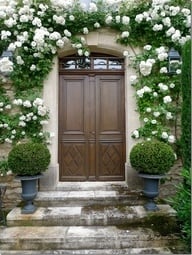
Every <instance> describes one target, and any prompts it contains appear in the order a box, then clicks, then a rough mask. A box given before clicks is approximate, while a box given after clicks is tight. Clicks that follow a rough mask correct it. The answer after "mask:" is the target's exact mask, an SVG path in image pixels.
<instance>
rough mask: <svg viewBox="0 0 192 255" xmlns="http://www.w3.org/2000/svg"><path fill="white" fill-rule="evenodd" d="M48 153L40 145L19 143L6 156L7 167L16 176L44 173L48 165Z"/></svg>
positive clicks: (45, 147) (43, 146) (46, 149)
mask: <svg viewBox="0 0 192 255" xmlns="http://www.w3.org/2000/svg"><path fill="white" fill-rule="evenodd" d="M50 158H51V156H50V152H49V150H48V148H47V146H46V145H44V144H42V143H33V142H28V143H21V144H17V145H15V146H14V147H13V148H12V150H11V151H10V152H9V154H8V166H9V168H10V169H11V170H12V172H13V173H14V174H16V175H22V176H23V175H29V176H31V175H37V174H40V173H41V172H44V171H45V170H46V169H47V167H48V165H49V163H50Z"/></svg>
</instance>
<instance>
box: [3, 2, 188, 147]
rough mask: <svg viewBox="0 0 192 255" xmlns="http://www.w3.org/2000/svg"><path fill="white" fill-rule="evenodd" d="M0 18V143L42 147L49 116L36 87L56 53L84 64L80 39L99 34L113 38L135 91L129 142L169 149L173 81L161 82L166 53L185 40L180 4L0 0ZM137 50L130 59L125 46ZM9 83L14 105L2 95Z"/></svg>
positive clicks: (176, 82)
mask: <svg viewBox="0 0 192 255" xmlns="http://www.w3.org/2000/svg"><path fill="white" fill-rule="evenodd" d="M4 2H5V5H4V6H2V7H1V10H0V28H1V32H0V36H1V41H0V54H2V52H3V51H4V50H9V51H11V52H12V53H13V58H12V59H8V58H2V59H0V72H1V73H3V74H6V75H7V76H5V77H4V76H1V87H0V93H1V94H0V143H5V142H7V143H16V142H18V141H20V140H22V139H25V138H27V139H33V140H34V139H35V140H38V141H46V142H48V141H49V139H50V134H49V133H47V132H44V126H45V125H46V124H47V123H48V120H49V110H48V109H47V107H46V106H45V105H44V102H43V100H42V98H41V92H42V89H43V82H44V80H45V78H46V77H47V75H48V74H49V72H50V71H51V68H52V61H53V58H54V56H55V55H57V50H58V49H61V48H64V47H65V46H66V45H69V44H70V45H71V46H72V47H73V48H74V51H76V52H77V54H78V55H79V56H82V57H88V56H89V54H90V51H89V47H88V45H87V44H86V39H85V37H84V35H87V34H89V32H91V31H96V30H98V29H100V28H110V29H113V30H115V31H116V32H117V38H116V41H117V43H120V44H122V45H125V51H124V52H122V55H124V56H127V57H129V58H130V59H131V61H132V66H133V67H134V68H135V72H136V75H133V76H131V77H130V83H131V84H132V85H133V86H134V87H135V89H136V101H137V111H138V112H139V114H140V119H141V126H140V127H138V129H137V130H133V133H132V137H133V138H144V139H151V138H153V137H155V138H157V139H160V140H164V141H165V142H169V143H175V141H176V139H177V136H176V128H175V127H176V124H177V115H178V112H179V110H180V109H179V104H180V102H179V95H180V75H181V69H180V67H179V66H178V69H177V72H176V74H174V75H172V76H169V75H168V70H167V65H168V51H169V49H170V48H171V47H174V48H175V49H177V50H178V51H179V52H180V53H181V49H182V46H183V45H184V44H185V42H186V41H188V40H189V39H190V20H191V11H190V6H189V3H188V1H184V0H180V1H179V0H178V1H173V0H161V1H160V0H152V1H150V0H149V1H147V0H146V1H143V0H137V1H133V0H122V1H118V3H117V1H114V0H103V1H102V0H98V1H95V2H92V3H90V5H89V6H84V5H83V4H81V3H80V2H79V1H77V0H74V1H72V0H68V1H59V0H50V1H49V0H47V1H43V3H42V1H38V0H36V1H35V0H34V1H32V0H22V1H14V0H11V1H10V0H9V1H8V0H5V1H4ZM128 45H131V46H132V47H134V46H138V47H140V48H141V49H142V51H141V53H140V54H136V55H134V56H131V55H130V53H129V52H128V51H126V46H128ZM7 79H9V80H10V81H11V84H12V87H13V90H14V93H15V94H14V98H10V97H9V95H8V94H7V91H6V90H5V89H4V87H5V86H4V84H6V82H7Z"/></svg>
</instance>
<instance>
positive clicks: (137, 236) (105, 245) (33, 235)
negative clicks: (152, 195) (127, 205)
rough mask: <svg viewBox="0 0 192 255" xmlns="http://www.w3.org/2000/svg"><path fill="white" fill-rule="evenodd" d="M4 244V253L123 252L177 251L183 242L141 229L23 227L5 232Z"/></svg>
mask: <svg viewBox="0 0 192 255" xmlns="http://www.w3.org/2000/svg"><path fill="white" fill-rule="evenodd" d="M0 244H1V246H0V247H1V250H33V251H40V250H52V251H53V250H80V251H81V250H99V249H106V250H108V249H111V250H113V249H114V250H119V249H132V248H149V247H150V249H151V248H153V247H154V248H156V247H168V248H169V247H176V246H178V245H179V239H178V237H177V236H173V235H171V236H169V235H165V236H161V235H160V234H159V233H158V232H155V231H153V230H151V229H149V228H138V227H137V228H136V227H135V228H128V227H122V228H120V227H119V228H118V227H115V226H86V227H85V226H69V227H66V226H46V227H45V226H35V227H34V226H32V227H29V226H27V227H21V226H20V227H8V228H4V229H3V230H1V231H0ZM76 254H78V253H76ZM80 254H81V253H80ZM88 254H89V253H88Z"/></svg>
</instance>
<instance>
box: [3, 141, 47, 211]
mask: <svg viewBox="0 0 192 255" xmlns="http://www.w3.org/2000/svg"><path fill="white" fill-rule="evenodd" d="M50 157H51V155H50V152H49V150H48V148H47V147H46V145H45V144H43V143H34V142H27V143H20V144H17V145H15V146H14V147H13V148H12V150H11V151H10V152H9V155H8V166H9V168H10V169H11V170H12V172H13V174H15V175H16V179H19V180H20V181H21V188H22V194H21V197H22V199H23V201H24V206H23V208H21V213H23V214H24V213H25V214H29V213H34V212H35V210H36V207H35V206H34V204H33V200H34V198H35V197H36V195H37V191H38V188H37V180H38V179H39V178H41V177H42V176H43V175H42V174H41V172H43V171H45V170H46V169H47V167H48V165H49V163H50Z"/></svg>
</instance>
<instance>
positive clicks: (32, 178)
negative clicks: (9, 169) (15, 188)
mask: <svg viewBox="0 0 192 255" xmlns="http://www.w3.org/2000/svg"><path fill="white" fill-rule="evenodd" d="M42 177H43V174H36V175H16V176H15V179H17V180H34V179H40V178H42Z"/></svg>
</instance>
